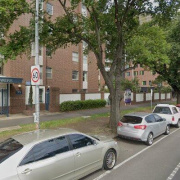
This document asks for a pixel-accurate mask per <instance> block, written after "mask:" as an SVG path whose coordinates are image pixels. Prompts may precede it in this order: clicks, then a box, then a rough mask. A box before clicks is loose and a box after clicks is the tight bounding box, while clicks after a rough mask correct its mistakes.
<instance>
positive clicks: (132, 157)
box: [93, 128, 180, 180]
mask: <svg viewBox="0 0 180 180" xmlns="http://www.w3.org/2000/svg"><path fill="white" fill-rule="evenodd" d="M178 130H180V128H179V129H176V130H175V131H173V132H171V133H170V134H169V136H170V135H172V134H174V133H175V132H176V131H178ZM167 137H168V136H164V137H162V138H161V139H159V140H157V141H156V142H155V143H153V144H152V145H151V146H148V147H146V148H144V149H143V150H141V151H139V152H138V153H136V154H134V155H133V156H131V157H129V158H128V159H126V160H124V161H123V162H121V163H119V164H118V165H116V166H115V167H114V168H113V169H112V170H111V171H106V172H105V173H103V174H101V175H100V176H98V177H97V178H95V179H93V180H99V179H102V178H103V177H105V176H106V175H107V174H109V173H111V172H112V171H114V170H116V169H117V168H119V167H121V166H123V165H124V164H125V163H127V162H128V161H130V160H132V159H134V158H135V157H137V156H138V155H140V154H142V153H143V152H144V151H146V150H148V149H150V148H152V147H153V146H155V145H156V144H157V143H159V142H160V141H162V140H163V139H165V138H167ZM178 165H179V166H180V163H179V164H178ZM179 166H177V167H179ZM170 176H171V175H170ZM171 179H172V178H171ZM167 180H170V178H169V179H167Z"/></svg>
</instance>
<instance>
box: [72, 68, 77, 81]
mask: <svg viewBox="0 0 180 180" xmlns="http://www.w3.org/2000/svg"><path fill="white" fill-rule="evenodd" d="M73 72H76V73H77V78H76V79H74V78H73ZM72 80H73V81H78V80H79V71H77V70H73V71H72Z"/></svg>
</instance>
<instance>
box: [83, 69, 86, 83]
mask: <svg viewBox="0 0 180 180" xmlns="http://www.w3.org/2000/svg"><path fill="white" fill-rule="evenodd" d="M83 81H85V82H87V71H83Z"/></svg>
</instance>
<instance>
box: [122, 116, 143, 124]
mask: <svg viewBox="0 0 180 180" xmlns="http://www.w3.org/2000/svg"><path fill="white" fill-rule="evenodd" d="M121 122H123V123H131V124H141V122H142V118H141V117H137V116H123V118H122V119H121Z"/></svg>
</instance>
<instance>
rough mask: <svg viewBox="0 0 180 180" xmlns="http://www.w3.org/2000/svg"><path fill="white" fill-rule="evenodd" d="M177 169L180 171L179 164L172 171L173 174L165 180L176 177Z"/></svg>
mask: <svg viewBox="0 0 180 180" xmlns="http://www.w3.org/2000/svg"><path fill="white" fill-rule="evenodd" d="M179 169H180V167H179V164H178V165H177V166H176V168H175V169H174V170H173V172H172V173H171V174H170V176H169V177H168V178H167V180H168V179H172V178H173V177H174V176H175V175H176V173H177V172H178V170H179Z"/></svg>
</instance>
